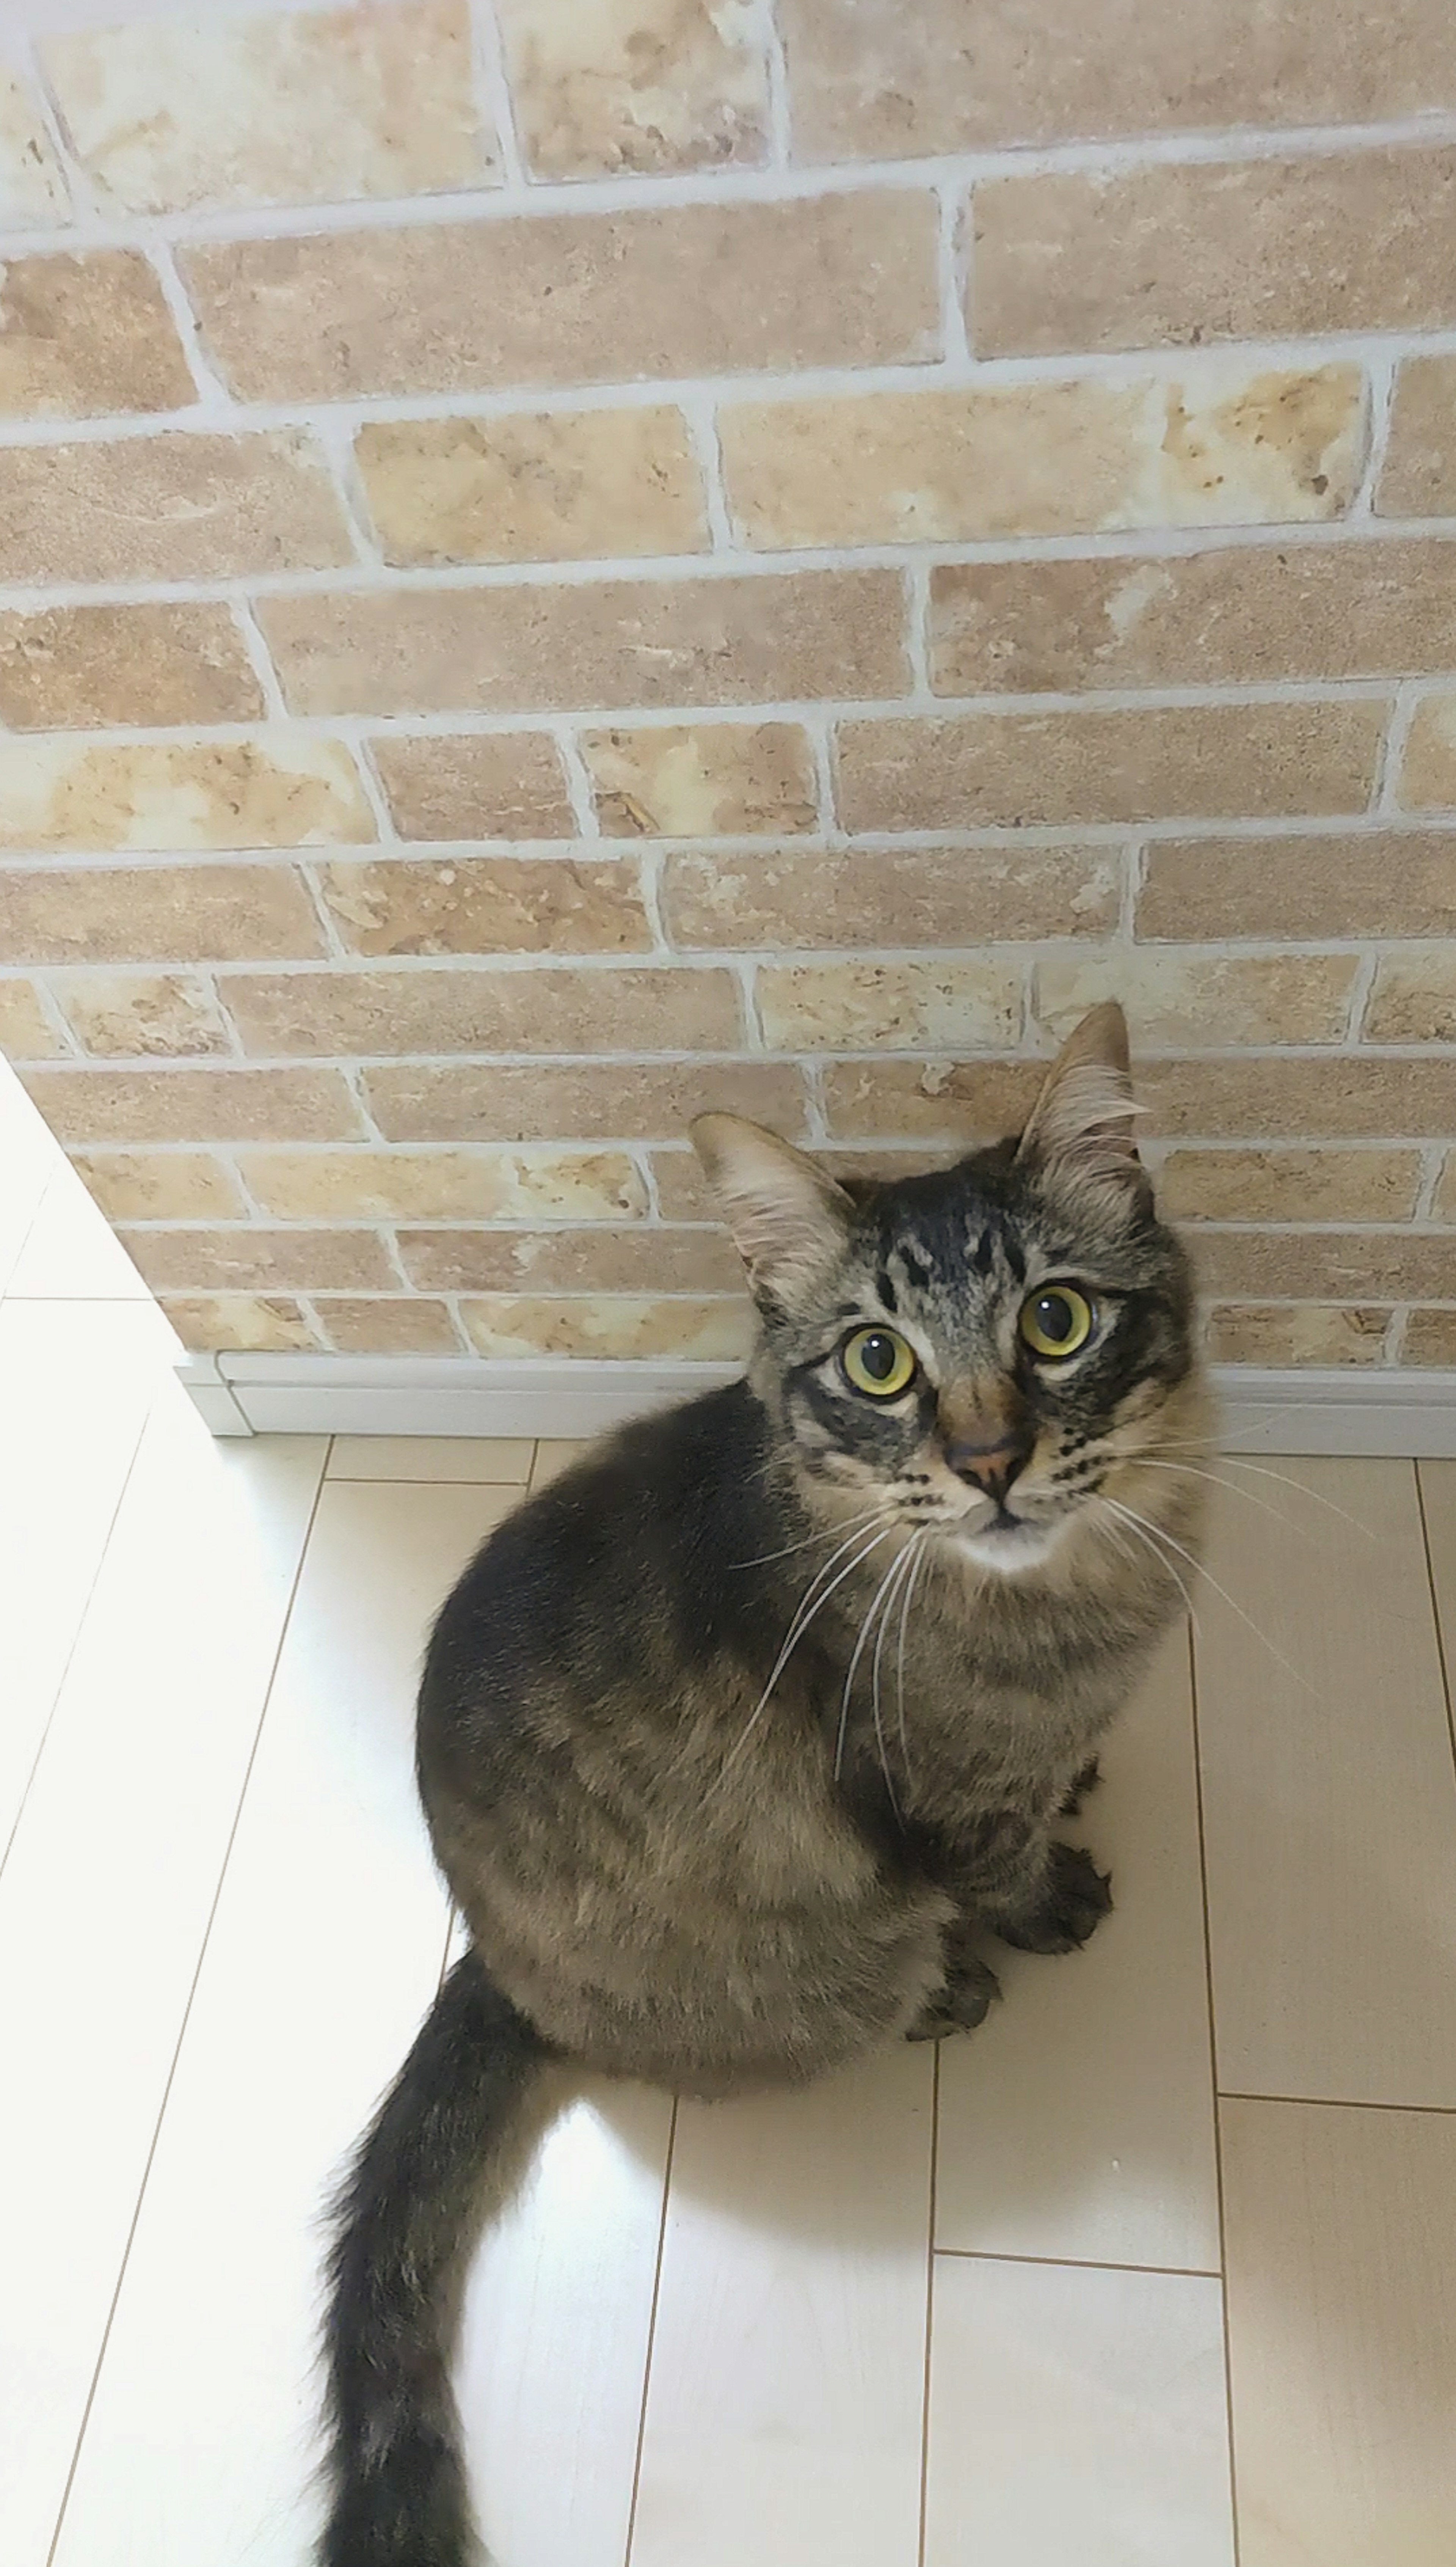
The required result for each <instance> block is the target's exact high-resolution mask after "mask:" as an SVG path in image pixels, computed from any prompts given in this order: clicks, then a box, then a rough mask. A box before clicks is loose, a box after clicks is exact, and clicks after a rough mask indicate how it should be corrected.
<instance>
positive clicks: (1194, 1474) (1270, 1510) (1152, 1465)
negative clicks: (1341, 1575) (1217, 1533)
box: [1127, 1453, 1310, 1541]
mask: <svg viewBox="0 0 1456 2567" xmlns="http://www.w3.org/2000/svg"><path fill="white" fill-rule="evenodd" d="M1127 1468H1128V1469H1129V1470H1135V1471H1174V1472H1176V1473H1177V1474H1178V1476H1179V1478H1180V1479H1184V1480H1207V1481H1208V1482H1209V1484H1210V1486H1211V1487H1213V1488H1215V1489H1225V1490H1227V1492H1228V1494H1229V1496H1230V1497H1231V1498H1247V1500H1248V1502H1249V1504H1250V1506H1251V1507H1258V1508H1259V1510H1260V1512H1261V1514H1263V1515H1267V1516H1273V1518H1274V1520H1275V1523H1276V1524H1288V1523H1289V1518H1288V1516H1286V1515H1285V1514H1284V1512H1283V1510H1282V1509H1281V1508H1279V1507H1274V1506H1271V1505H1270V1503H1269V1500H1268V1498H1261V1497H1256V1495H1255V1493H1254V1491H1253V1490H1252V1489H1241V1488H1240V1487H1239V1484H1238V1482H1237V1481H1236V1480H1224V1479H1221V1478H1220V1477H1219V1474H1218V1472H1217V1471H1202V1470H1200V1469H1199V1468H1198V1466H1197V1464H1196V1463H1193V1462H1163V1461H1160V1460H1159V1459H1157V1457H1156V1456H1155V1455H1153V1454H1151V1453H1139V1454H1137V1455H1135V1456H1133V1457H1130V1458H1129V1459H1128V1462H1127ZM1291 1530H1292V1532H1295V1533H1297V1534H1299V1535H1300V1536H1301V1537H1302V1539H1303V1540H1305V1541H1308V1540H1309V1538H1310V1537H1309V1533H1308V1530H1307V1528H1306V1527H1305V1526H1304V1525H1294V1526H1292V1527H1291Z"/></svg>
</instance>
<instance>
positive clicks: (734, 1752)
mask: <svg viewBox="0 0 1456 2567" xmlns="http://www.w3.org/2000/svg"><path fill="white" fill-rule="evenodd" d="M894 1531H895V1527H894V1526H893V1525H886V1526H885V1528H884V1530H883V1532H881V1533H877V1534H872V1535H871V1536H870V1539H869V1541H868V1542H867V1543H865V1544H864V1547H863V1549H862V1550H860V1551H858V1552H856V1553H855V1556H854V1558H853V1560H851V1561H850V1562H849V1564H848V1566H847V1567H846V1568H844V1569H840V1571H839V1574H838V1576H837V1577H833V1578H830V1580H829V1583H828V1585H827V1586H825V1587H823V1589H822V1591H821V1593H820V1594H818V1595H817V1596H814V1601H813V1603H812V1604H810V1603H809V1600H808V1599H809V1597H810V1596H811V1595H813V1594H814V1588H815V1587H816V1586H818V1585H819V1584H820V1581H821V1579H823V1578H824V1577H826V1576H827V1575H828V1572H829V1570H830V1569H832V1568H833V1567H834V1563H835V1561H837V1560H838V1559H839V1558H840V1557H841V1556H842V1554H843V1553H844V1552H846V1551H848V1550H849V1549H850V1546H851V1544H853V1543H856V1542H858V1541H859V1540H860V1537H861V1534H862V1532H863V1527H861V1528H860V1529H859V1531H858V1532H855V1533H852V1534H851V1535H850V1537H849V1541H848V1542H842V1543H841V1544H840V1546H839V1550H838V1551H836V1552H835V1553H833V1555H832V1556H831V1558H830V1559H828V1560H826V1561H825V1562H824V1564H823V1566H822V1567H821V1568H820V1569H816V1570H815V1572H814V1575H813V1576H812V1577H811V1578H810V1580H809V1583H808V1585H807V1587H806V1588H805V1590H804V1593H803V1595H802V1596H801V1597H800V1599H799V1604H798V1608H797V1610H796V1612H795V1614H794V1617H793V1620H792V1622H791V1623H790V1624H789V1629H788V1636H787V1638H786V1639H785V1641H784V1643H783V1646H782V1648H781V1649H780V1650H779V1652H778V1655H777V1657H776V1658H775V1659H774V1661H773V1668H772V1672H771V1674H770V1675H769V1678H768V1682H767V1683H766V1685H765V1686H764V1688H763V1691H762V1692H761V1694H760V1695H759V1696H758V1700H757V1702H756V1703H755V1705H754V1707H753V1710H752V1712H751V1713H750V1715H749V1717H748V1720H747V1722H746V1724H745V1726H744V1729H743V1734H742V1736H741V1737H740V1738H739V1740H738V1742H737V1744H736V1746H735V1747H732V1748H730V1749H729V1751H728V1755H727V1756H726V1757H725V1759H724V1762H723V1765H722V1767H721V1769H720V1771H719V1775H718V1779H717V1782H715V1783H712V1784H710V1786H709V1790H710V1791H717V1790H718V1788H719V1786H720V1785H721V1784H722V1783H723V1782H724V1781H725V1780H726V1779H727V1777H728V1773H729V1771H730V1770H731V1768H732V1766H733V1765H735V1764H736V1762H737V1759H738V1758H739V1756H740V1755H741V1754H742V1752H743V1749H744V1748H745V1747H746V1746H747V1743H748V1741H749V1739H750V1738H751V1737H752V1734H753V1732H754V1730H755V1729H756V1728H757V1726H758V1723H759V1721H760V1720H761V1719H762V1717H763V1714H764V1712H765V1711H766V1709H767V1707H768V1697H769V1695H770V1694H771V1693H772V1691H773V1688H774V1686H775V1685H776V1684H777V1682H778V1679H779V1677H780V1676H781V1675H782V1673H783V1670H784V1668H785V1667H786V1666H787V1664H788V1662H789V1659H790V1658H791V1657H792V1655H793V1652H794V1650H795V1649H796V1648H797V1647H798V1644H799V1642H800V1640H801V1639H802V1638H803V1635H804V1633H805V1631H806V1630H807V1629H808V1627H809V1624H810V1623H811V1622H812V1620H813V1619H814V1616H815V1614H816V1613H818V1612H819V1611H820V1610H821V1609H822V1607H823V1606H824V1605H825V1604H827V1603H828V1601H829V1598H830V1596H831V1595H832V1594H833V1593H834V1590H835V1588H836V1587H837V1586H842V1585H843V1583H844V1581H845V1579H846V1577H852V1576H853V1574H854V1572H855V1570H856V1569H858V1568H860V1567H861V1566H862V1564H863V1563H864V1562H865V1561H867V1560H868V1558H869V1556H870V1553H871V1552H872V1551H878V1550H879V1547H880V1545H881V1543H882V1542H888V1541H889V1539H890V1536H891V1534H892V1533H893V1532H894Z"/></svg>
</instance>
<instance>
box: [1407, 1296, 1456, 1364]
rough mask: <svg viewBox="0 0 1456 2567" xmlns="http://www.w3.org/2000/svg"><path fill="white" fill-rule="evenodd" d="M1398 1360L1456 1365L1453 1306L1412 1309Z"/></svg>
mask: <svg viewBox="0 0 1456 2567" xmlns="http://www.w3.org/2000/svg"><path fill="white" fill-rule="evenodd" d="M1400 1360H1401V1362H1402V1363H1403V1364H1434V1365H1440V1366H1441V1367H1443V1368H1444V1367H1446V1366H1448V1365H1449V1366H1453V1367H1456V1310H1412V1312H1411V1314H1410V1317H1409V1319H1408V1320H1407V1321H1406V1327H1405V1342H1404V1344H1403V1345H1402V1347H1401V1349H1400Z"/></svg>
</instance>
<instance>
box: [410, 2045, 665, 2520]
mask: <svg viewBox="0 0 1456 2567" xmlns="http://www.w3.org/2000/svg"><path fill="white" fill-rule="evenodd" d="M549 2091H550V2093H551V2096H552V2100H553V2101H554V2102H555V2103H556V2104H557V2106H558V2108H559V2110H558V2117H557V2119H556V2120H555V2121H554V2123H553V2124H552V2126H551V2127H550V2129H549V2130H548V2131H547V2133H546V2135H545V2137H544V2138H543V2139H542V2141H541V2143H540V2146H539V2148H538V2149H537V2151H536V2155H535V2158H534V2161H533V2163H532V2166H531V2169H530V2172H529V2174H528V2176H527V2179H526V2181H525V2182H524V2184H523V2185H522V2186H521V2188H520V2190H519V2192H518V2193H517V2195H516V2196H515V2198H514V2200H513V2201H512V2203H511V2205H510V2207H509V2209H508V2210H507V2211H506V2213H505V2214H504V2216H503V2217H501V2218H499V2219H498V2220H494V2221H492V2222H491V2223H490V2225H489V2227H488V2229H487V2232H486V2237H485V2241H484V2244H483V2246H482V2248H481V2251H480V2253H479V2255H478V2257H477V2258H476V2262H475V2265H474V2269H473V2271H472V2274H471V2278H470V2284H469V2289H468V2292H467V2295H466V2302H465V2312H464V2324H463V2329H462V2334H461V2344H460V2356H459V2362H458V2366H457V2373H456V2389H457V2395H458V2399H459V2407H460V2415H461V2419H462V2423H463V2427H464V2432H465V2439H466V2448H467V2453H468V2458H469V2466H470V2476H471V2482H472V2486H473V2489H474V2494H475V2502H476V2511H477V2517H478V2521H479V2525H480V2529H481V2531H482V2533H483V2535H484V2540H485V2546H486V2549H487V2551H488V2552H489V2555H490V2557H491V2559H492V2561H494V2562H496V2567H622V2559H623V2556H624V2554H625V2550H626V2543H627V2526H628V2521H629V2519H630V2515H631V2509H632V2484H633V2474H634V2469H635V2466H636V2460H637V2437H638V2428H639V2425H640V2423H641V2417H642V2399H643V2390H644V2385H645V2381H646V2373H647V2345H648V2330H649V2326H650V2324H651V2320H652V2304H653V2289H654V2284H655V2281H656V2276H657V2261H658V2245H659V2240H660V2238H661V2235H662V2218H663V2195H664V2183H665V2178H666V2174H667V2163H668V2146H669V2137H670V2133H671V2130H672V2122H673V2106H672V2100H671V2098H670V2097H669V2096H667V2095H661V2094H653V2093H650V2092H649V2091H648V2090H647V2089H646V2088H644V2087H639V2086H620V2085H611V2084H608V2083H606V2082H605V2081H602V2080H593V2081H591V2082H590V2083H589V2084H587V2085H586V2086H585V2087H583V2085H582V2081H581V2080H580V2079H579V2078H576V2077H573V2076H571V2075H570V2073H569V2072H562V2073H561V2074H560V2075H557V2076H553V2078H552V2079H551V2081H550V2087H549Z"/></svg>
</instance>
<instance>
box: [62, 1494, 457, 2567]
mask: <svg viewBox="0 0 1456 2567" xmlns="http://www.w3.org/2000/svg"><path fill="white" fill-rule="evenodd" d="M498 1494H499V1493H498V1492H497V1491H494V1490H488V1489H478V1488H469V1487H465V1488H437V1489H420V1488H410V1489H403V1488H398V1487H380V1486H352V1487H351V1486H348V1485H344V1484H334V1485H329V1486H326V1487H325V1488H324V1490H323V1493H322V1496H321V1499H320V1502H319V1508H318V1514H317V1517H316V1519H315V1523H314V1529H313V1533H312V1535H311V1537H310V1541H309V1547H308V1553H307V1557H306V1560H305V1564H304V1570H303V1575H302V1577H301V1579H300V1581H299V1589H298V1595H297V1598H296V1601H295V1605H294V1610H293V1612H292V1614H291V1616H290V1619H289V1625H288V1632H287V1637H286V1640H285V1644H284V1647H283V1651H282V1654H281V1657H280V1659H279V1664H278V1672H277V1675H276V1677H275V1680H274V1684H273V1687H272V1691H271V1694H270V1696H269V1702H268V1711H267V1717H266V1719H265V1721H264V1724H263V1731H262V1735H261V1738H260V1741H259V1745H258V1752H257V1755H256V1758H255V1760H254V1764H253V1769H252V1773H251V1775H250V1778H249V1782H248V1789H247V1793H246V1796H245V1798H244V1803H243V1808H242V1813H241V1817H240V1819H239V1822H238V1828H237V1835H236V1838H235V1841H234V1844H233V1848H232V1853H231V1855H230V1858H229V1861H228V1866H227V1871H226V1875H225V1877H224V1880H223V1884H222V1890H221V1895H220V1897H219V1900H218V1905H217V1912H216V1916H215V1918H214V1921H213V1926H212V1930H211V1934H210V1936H209V1940H208V1945H207V1950H206V1954H205V1957H204V1961H203V1966H202V1970H201V1973H200V1976H199V1979H198V1984H197V1992H196V1997H195V1999H194V2002H193V2005H192V2010H191V2014H190V2017H189V2020H188V2024H187V2030H186V2036H185V2038H184V2040H183V2042H182V2046H181V2050H180V2053H179V2056H178V2060H177V2066H176V2072H175V2075H174V2078H173V2081H172V2087H171V2092H170V2096H169V2098H168V2103H167V2110H166V2113H165V2115H164V2117H163V2120H162V2126H161V2130H160V2133H159V2135H158V2139H157V2145H156V2151H155V2155H154V2158H153V2161H152V2165H151V2170H150V2175H149V2178H148V2181H147V2185H146V2194H145V2196H144V2198H143V2201H142V2206H141V2211H140V2214H139V2217H138V2222H137V2231H136V2236H135V2239H134V2242H133V2247H132V2252H131V2256H130V2259H129V2262H128V2267H127V2273H126V2278H125V2281H124V2284H123V2288H122V2291H121V2294H120V2297H119V2300H118V2305H117V2312H116V2318H115V2322H114V2325H113V2329H112V2335H111V2340H110V2343H109V2346H108V2349H107V2358H106V2361H105V2362H104V2364H103V2366H102V2371H101V2376H100V2380H99V2382H98V2387H97V2395H96V2402H95V2405H94V2408H93V2411H92V2416H91V2421H90V2424H89V2426H88V2429H87V2434H86V2440H85V2445H84V2448H83V2451H82V2455H81V2460H80V2464H79V2466H78V2469H77V2474H76V2478H75V2482H74V2485H73V2488H72V2492H71V2498H70V2502H69V2505H68V2507H67V2512H66V2519H65V2524H64V2527H63V2531H62V2537H61V2541H60V2544H59V2546H58V2549H57V2553H56V2567H144V2562H145V2567H303V2562H304V2561H305V2560H306V2558H307V2557H308V2555H309V2543H310V2541H311V2539H312V2537H313V2533H314V2530H315V2528H316V2521H317V2505H318V2498H317V2493H316V2489H315V2486H314V2483H313V2477H312V2472H313V2468H314V2463H315V2459H316V2445H315V2439H314V2424H315V2415H316V2407H317V2386H316V2379H315V2376H314V2372H313V2359H314V2329H315V2318H316V2310H317V2305H318V2276H319V2263H320V2256H321V2252H322V2229H321V2224H320V2213H321V2206H322V2203H323V2200H324V2196H325V2193H326V2191H327V2188H328V2186H329V2184H330V2182H331V2180H332V2178H333V2175H334V2173H335V2172H336V2170H337V2168H338V2166H339V2164H340V2161H341V2159H342V2158H343V2156H344V2154H345V2152H346V2150H347V2149H348V2148H349V2147H350V2146H351V2145H352V2143H353V2141H354V2139H355V2138H356V2137H357V2135H358V2133H359V2131H360V2130H361V2128H362V2127H363V2124H364V2122H365V2120H366V2119H367V2117H368V2115H369V2113H370V2112H371V2110H372V2109H373V2106H374V2103H375V2100H376V2098H377V2096H378V2095H379V2093H380V2092H381V2090H382V2089H383V2088H384V2086H385V2085H386V2084H387V2083H388V2082H389V2080H390V2079H391V2078H392V2077H393V2075H394V2073H395V2071H396V2069H397V2068H398V2066H399V2064H400V2062H401V2060H402V2059H403V2057H404V2054H405V2051H406V2049H407V2047H408V2045H409V2042H410V2040H411V2038H412V2036H413V2034H414V2031H415V2027H416V2025H417V2023H418V2021H419V2019H420V2017H421V2015H422V2014H423V2013H424V2011H425V2009H426V2007H427V2006H428V2005H429V2003H430V2002H431V1999H432V1998H433V1996H434V1993H435V1989H436V1985H437V1978H438V1974H439V1966H440V1960H441V1956H442V1954H443V1950H444V1941H445V1932H446V1926H447V1908H446V1902H445V1898H444V1892H443V1889H442V1887H441V1885H440V1883H439V1881H438V1878H437V1874H436V1872H435V1869H434V1866H433V1864H432V1862H431V1858H430V1854H429V1849H428V1846H427V1843H426V1839H425V1832H424V1826H423V1822H422V1820H421V1817H420V1814H419V1810H418V1807H417V1804H416V1799H415V1793H414V1787H413V1780H412V1740H413V1718H412V1713H413V1696H414V1690H415V1680H416V1672H417V1666H418V1660H419V1654H420V1648H421V1643H422V1640H423V1637H424V1633H425V1628H426V1625H427V1623H428V1621H429V1618H430V1616H431V1614H432V1613H433V1611H434V1609H435V1606H436V1604H437V1602H438V1601H439V1599H440V1597H441V1596H442V1595H443V1594H444V1592H445V1590H446V1588H447V1587H448V1585H449V1583H450V1580H451V1578H452V1576H453V1575H454V1573H455V1571H456V1569H458V1568H459V1566H460V1564H461V1563H462V1561H463V1560H464V1558H465V1557H466V1555H467V1554H468V1552H469V1551H470V1549H471V1548H472V1546H473V1545H474V1543H475V1542H476V1541H477V1539H478V1538H479V1536H480V1534H481V1533H482V1532H483V1531H484V1530H485V1529H486V1527H487V1526H488V1524H489V1523H490V1521H491V1519H492V1516H493V1514H494V1511H495V1501H496V1499H497V1497H498Z"/></svg>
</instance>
